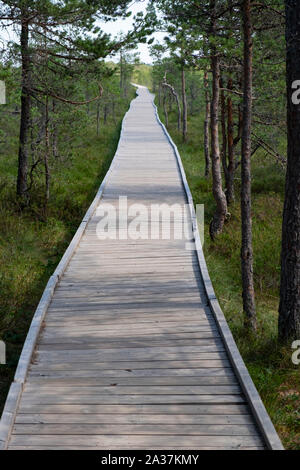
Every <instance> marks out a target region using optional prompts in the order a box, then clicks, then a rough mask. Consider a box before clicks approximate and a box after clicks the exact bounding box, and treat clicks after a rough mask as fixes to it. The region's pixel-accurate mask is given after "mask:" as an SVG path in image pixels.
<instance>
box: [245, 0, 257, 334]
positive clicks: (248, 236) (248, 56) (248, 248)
mask: <svg viewBox="0 0 300 470" xmlns="http://www.w3.org/2000/svg"><path fill="white" fill-rule="evenodd" d="M242 14H243V33H244V96H243V130H242V160H241V185H242V187H241V217H242V247H241V270H242V285H243V309H244V314H245V326H246V327H247V328H251V329H252V330H256V328H257V322H256V309H255V299H254V282H253V249H252V217H251V121H252V73H253V70H252V62H253V41H252V21H251V0H243V4H242Z"/></svg>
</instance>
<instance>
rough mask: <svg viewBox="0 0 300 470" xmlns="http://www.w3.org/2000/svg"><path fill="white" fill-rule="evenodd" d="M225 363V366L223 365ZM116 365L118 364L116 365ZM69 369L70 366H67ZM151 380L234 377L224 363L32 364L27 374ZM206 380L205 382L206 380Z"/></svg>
mask: <svg viewBox="0 0 300 470" xmlns="http://www.w3.org/2000/svg"><path fill="white" fill-rule="evenodd" d="M226 365H227V367H225V366H226ZM117 366H118V365H117ZM119 367H120V366H119ZM69 369H71V366H69ZM148 377H149V380H153V382H152V383H155V380H156V378H157V379H164V378H165V377H166V378H168V379H171V381H172V380H173V379H172V378H174V380H175V378H176V377H180V378H181V380H185V379H186V381H187V384H188V383H189V381H190V380H194V379H195V380H198V384H199V385H200V384H201V383H207V384H209V383H210V382H211V383H213V381H214V379H215V378H216V377H220V380H222V378H223V377H228V378H234V377H235V375H234V374H233V372H232V371H231V368H230V365H229V363H228V364H224V365H223V367H221V365H220V367H218V368H217V367H216V368H211V367H207V368H202V369H171V368H165V369H159V368H156V369H114V368H110V369H97V370H95V369H92V370H86V369H84V364H83V365H81V369H77V370H76V369H75V370H52V369H46V368H45V369H44V368H38V367H36V366H32V367H31V370H30V372H29V374H28V382H38V381H40V380H49V382H53V383H55V381H58V382H59V381H63V380H64V381H66V382H68V383H72V378H73V379H74V381H82V382H83V383H88V382H89V381H93V382H95V383H97V381H101V380H108V381H109V382H110V383H111V381H112V380H113V381H115V379H116V378H118V379H119V380H122V379H124V380H125V379H126V380H130V381H132V383H134V380H135V379H137V380H140V379H141V378H143V379H145V380H146V379H147V378H148ZM206 381H207V382H206Z"/></svg>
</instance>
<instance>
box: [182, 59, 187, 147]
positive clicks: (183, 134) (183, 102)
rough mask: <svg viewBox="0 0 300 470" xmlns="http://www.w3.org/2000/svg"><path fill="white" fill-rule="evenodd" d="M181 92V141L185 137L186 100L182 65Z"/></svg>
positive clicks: (184, 140)
mask: <svg viewBox="0 0 300 470" xmlns="http://www.w3.org/2000/svg"><path fill="white" fill-rule="evenodd" d="M181 93H182V138H183V142H186V139H187V101H186V90H185V74H184V67H183V66H182V69H181Z"/></svg>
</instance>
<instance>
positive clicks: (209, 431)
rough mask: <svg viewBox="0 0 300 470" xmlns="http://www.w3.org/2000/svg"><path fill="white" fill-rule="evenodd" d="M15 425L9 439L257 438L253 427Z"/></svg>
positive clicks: (210, 425) (239, 425)
mask: <svg viewBox="0 0 300 470" xmlns="http://www.w3.org/2000/svg"><path fill="white" fill-rule="evenodd" d="M178 424H179V423H177V424H117V425H114V424H111V423H110V424H103V423H101V424H100V425H98V424H83V423H80V424H76V423H71V424H57V423H56V424H48V423H47V424H16V425H15V426H14V428H13V435H21V434H24V435H26V436H30V437H29V439H31V436H36V435H38V436H42V435H47V436H51V437H49V439H50V440H51V438H52V436H59V435H63V436H65V435H68V434H72V435H73V436H78V435H79V436H89V435H101V436H106V435H116V436H118V437H119V436H123V435H125V436H139V435H150V436H155V435H160V436H163V435H168V436H170V438H171V439H173V436H177V435H180V436H203V435H204V436H257V430H256V428H255V426H254V425H253V424H182V423H180V425H178Z"/></svg>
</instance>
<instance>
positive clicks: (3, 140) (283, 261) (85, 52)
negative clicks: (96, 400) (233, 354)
mask: <svg viewBox="0 0 300 470" xmlns="http://www.w3.org/2000/svg"><path fill="white" fill-rule="evenodd" d="M135 3H137V4H139V3H143V2H135ZM130 5H131V2H129V1H127V0H122V1H118V0H113V1H107V0H98V1H96V0H95V1H84V0H67V1H62V0H61V1H58V2H56V1H52V0H42V1H29V0H19V1H14V0H8V1H1V2H0V24H1V35H0V39H1V43H0V44H1V45H0V80H2V81H4V82H5V85H6V104H4V105H0V212H1V221H2V223H1V227H0V339H2V340H3V341H5V343H6V346H7V363H6V364H5V365H4V364H3V365H1V366H0V371H1V374H0V408H1V407H3V405H4V402H5V399H6V396H7V392H8V389H9V385H10V383H11V381H12V380H13V376H14V371H15V368H16V365H17V363H18V359H19V355H20V352H21V350H22V346H23V343H24V340H25V337H26V334H27V331H28V328H29V326H30V323H31V319H32V316H33V314H34V311H35V308H36V306H37V304H38V302H39V299H40V297H41V294H42V292H43V290H44V288H45V285H46V283H47V280H48V278H49V276H51V274H52V272H53V271H54V269H55V267H56V265H57V263H58V262H59V260H60V259H61V257H62V255H63V253H64V251H65V250H66V248H67V247H68V245H69V243H70V241H71V239H72V236H73V235H74V233H75V231H76V229H77V227H78V225H79V224H80V222H81V220H82V217H83V215H84V213H85V211H86V209H87V208H88V207H89V205H90V203H91V201H92V199H93V197H94V195H95V193H96V191H97V188H98V187H99V185H100V183H101V181H102V180H103V178H104V176H105V174H106V172H107V170H108V168H109V165H110V163H111V161H112V158H113V156H114V154H115V151H116V148H117V144H118V140H119V135H120V129H121V123H122V119H123V117H124V115H125V113H126V111H127V109H128V107H129V105H130V102H131V100H132V99H133V98H134V97H135V93H136V91H135V88H134V87H133V86H132V83H133V82H134V83H138V84H139V85H145V86H147V87H148V88H149V89H150V91H151V92H152V93H153V94H154V95H155V104H156V106H157V107H158V112H159V115H160V118H161V120H162V121H163V123H164V124H165V126H166V128H167V130H168V132H169V133H170V135H171V137H172V138H173V140H174V142H175V143H176V145H177V147H178V150H179V153H180V155H181V158H182V162H183V165H184V169H185V172H186V176H187V180H188V183H189V187H190V189H191V192H192V195H193V199H194V203H195V204H204V205H205V243H204V254H205V258H206V262H207V265H208V269H209V274H210V276H211V280H212V283H213V286H214V289H215V291H216V294H217V297H218V299H219V302H220V305H221V307H222V309H223V311H224V314H225V316H226V319H227V322H228V324H229V326H230V328H231V331H232V333H233V335H234V338H235V341H236V343H237V345H238V348H239V350H240V352H241V355H242V357H243V359H244V361H245V363H246V366H247V368H248V370H249V372H250V375H251V377H252V379H253V381H254V383H255V385H256V387H257V390H258V392H259V394H260V395H261V397H262V399H263V402H264V405H265V407H266V409H267V411H268V413H269V415H270V417H271V419H272V421H273V423H274V425H275V428H276V430H277V432H278V434H279V436H280V438H281V440H282V442H283V444H284V446H285V448H287V449H291V450H293V449H295V450H296V449H297V450H299V449H300V375H299V362H298V363H297V361H296V362H295V361H294V363H293V362H292V359H291V358H292V354H293V352H294V349H296V347H295V348H294V346H293V345H294V344H295V342H297V340H300V107H299V106H300V105H299V103H300V101H299V99H298V95H299V88H300V59H299V58H300V28H299V24H300V4H299V3H298V2H297V1H296V0H285V1H284V0H264V1H261V2H256V1H252V0H237V1H235V0H195V1H194V0H191V1H188V2H187V1H184V0H150V1H149V2H147V8H144V11H143V12H142V13H138V14H137V15H136V16H135V17H134V18H133V20H132V27H131V29H130V30H129V31H128V33H126V34H120V35H119V36H117V37H113V36H110V35H109V34H107V33H104V32H103V31H102V30H101V22H106V23H109V22H111V23H112V24H113V22H114V20H116V19H118V18H129V17H130ZM156 32H161V33H163V35H164V39H163V40H158V39H157V38H156V34H155V33H156ZM141 43H143V44H148V47H149V51H150V55H151V58H152V63H151V64H145V63H143V61H141V59H140V58H139V54H138V52H137V46H138V44H141ZM299 357H300V355H299Z"/></svg>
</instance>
